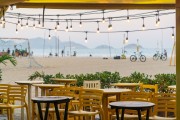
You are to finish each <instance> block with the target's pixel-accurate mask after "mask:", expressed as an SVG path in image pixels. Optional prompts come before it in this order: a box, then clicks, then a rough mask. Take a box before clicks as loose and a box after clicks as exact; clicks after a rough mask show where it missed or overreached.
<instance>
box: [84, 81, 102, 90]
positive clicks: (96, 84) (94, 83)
mask: <svg viewBox="0 0 180 120" xmlns="http://www.w3.org/2000/svg"><path fill="white" fill-rule="evenodd" d="M83 88H92V89H101V82H100V80H84V82H83Z"/></svg>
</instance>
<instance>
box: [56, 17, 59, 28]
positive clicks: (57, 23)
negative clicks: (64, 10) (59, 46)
mask: <svg viewBox="0 0 180 120" xmlns="http://www.w3.org/2000/svg"><path fill="white" fill-rule="evenodd" d="M57 19H58V21H57V22H56V25H57V28H59V15H57Z"/></svg>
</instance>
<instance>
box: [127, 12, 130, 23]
mask: <svg viewBox="0 0 180 120" xmlns="http://www.w3.org/2000/svg"><path fill="white" fill-rule="evenodd" d="M127 22H130V20H129V10H127Z"/></svg>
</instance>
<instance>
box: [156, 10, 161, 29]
mask: <svg viewBox="0 0 180 120" xmlns="http://www.w3.org/2000/svg"><path fill="white" fill-rule="evenodd" d="M156 24H157V26H159V24H160V18H159V11H157V21H156Z"/></svg>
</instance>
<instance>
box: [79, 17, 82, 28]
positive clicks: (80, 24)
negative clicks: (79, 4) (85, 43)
mask: <svg viewBox="0 0 180 120" xmlns="http://www.w3.org/2000/svg"><path fill="white" fill-rule="evenodd" d="M79 27H82V21H81V14H80V22H79Z"/></svg>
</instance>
